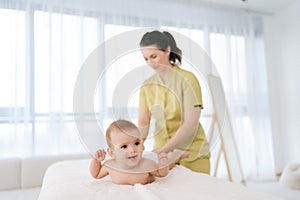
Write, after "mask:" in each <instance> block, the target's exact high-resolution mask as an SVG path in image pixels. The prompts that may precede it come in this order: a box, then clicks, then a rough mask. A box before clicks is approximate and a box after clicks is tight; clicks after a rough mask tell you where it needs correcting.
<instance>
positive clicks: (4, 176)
mask: <svg viewBox="0 0 300 200" xmlns="http://www.w3.org/2000/svg"><path fill="white" fill-rule="evenodd" d="M20 172H21V159H20V158H6V159H0V173H1V178H0V179H1V181H0V190H7V189H9V190H11V189H18V188H20V186H21V177H20Z"/></svg>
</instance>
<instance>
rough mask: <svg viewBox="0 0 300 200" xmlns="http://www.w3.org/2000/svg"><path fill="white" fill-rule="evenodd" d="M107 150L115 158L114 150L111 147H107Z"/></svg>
mask: <svg viewBox="0 0 300 200" xmlns="http://www.w3.org/2000/svg"><path fill="white" fill-rule="evenodd" d="M107 152H108V154H109V155H110V157H111V158H114V151H113V150H112V149H111V148H110V147H108V148H107Z"/></svg>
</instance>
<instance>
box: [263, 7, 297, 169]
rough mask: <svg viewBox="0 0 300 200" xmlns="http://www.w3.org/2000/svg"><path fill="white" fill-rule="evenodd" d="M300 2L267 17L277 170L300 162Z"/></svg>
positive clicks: (268, 58)
mask: <svg viewBox="0 0 300 200" xmlns="http://www.w3.org/2000/svg"><path fill="white" fill-rule="evenodd" d="M299 10H300V1H295V3H294V4H292V5H290V6H289V7H288V8H285V9H283V10H281V11H279V12H277V13H276V14H275V15H272V16H265V17H264V34H265V45H266V59H267V60H266V64H267V73H268V84H269V91H270V110H271V120H272V131H273V135H274V137H273V141H274V148H275V165H276V166H275V167H276V172H277V173H278V172H281V171H282V169H283V168H284V167H285V165H286V164H287V163H289V162H299V163H300V20H299V19H300V12H299Z"/></svg>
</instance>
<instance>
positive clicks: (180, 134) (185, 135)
mask: <svg viewBox="0 0 300 200" xmlns="http://www.w3.org/2000/svg"><path fill="white" fill-rule="evenodd" d="M200 113H201V109H200V108H199V109H198V108H193V109H192V110H190V111H187V112H186V113H185V115H184V122H183V124H182V125H181V126H180V127H179V129H178V130H177V132H176V133H175V135H174V136H173V137H172V138H171V139H170V140H169V141H168V142H167V143H166V144H165V145H164V146H163V147H162V148H161V150H162V151H164V152H170V151H173V150H174V149H176V148H178V147H179V146H181V145H183V144H185V143H187V145H189V143H188V141H191V142H192V140H193V138H194V136H195V135H194V134H195V131H196V129H197V127H198V124H199V118H200ZM187 147H188V146H187ZM187 147H184V148H187Z"/></svg>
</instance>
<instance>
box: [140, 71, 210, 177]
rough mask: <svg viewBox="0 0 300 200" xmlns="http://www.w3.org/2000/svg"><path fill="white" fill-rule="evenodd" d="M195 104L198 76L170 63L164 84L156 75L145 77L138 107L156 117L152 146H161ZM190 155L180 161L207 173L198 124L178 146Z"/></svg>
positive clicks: (206, 153)
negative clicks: (185, 140) (190, 136)
mask: <svg viewBox="0 0 300 200" xmlns="http://www.w3.org/2000/svg"><path fill="white" fill-rule="evenodd" d="M194 107H200V108H203V104H202V94H201V88H200V85H199V81H198V79H197V77H196V76H195V75H194V74H193V73H191V72H189V71H186V70H184V69H181V68H179V67H178V66H173V67H172V70H171V72H170V74H169V76H168V79H167V80H166V82H165V83H164V82H163V81H162V79H161V78H160V76H159V75H158V74H154V75H153V76H151V77H150V78H148V79H147V80H146V81H145V82H144V83H143V85H142V87H141V91H140V105H139V109H140V110H143V111H146V112H149V113H150V114H151V117H154V118H155V120H156V121H155V133H154V134H155V136H154V148H155V149H157V148H161V147H163V146H164V145H165V144H166V143H167V141H168V140H169V139H170V138H171V137H172V136H173V135H174V134H175V133H176V131H177V130H178V128H179V127H180V125H181V124H182V123H183V120H184V112H185V111H187V110H189V109H193V108H194ZM179 148H180V149H183V150H186V151H187V152H188V153H189V154H190V155H189V157H188V158H185V159H181V161H180V164H181V165H184V166H186V167H188V168H190V169H191V170H193V171H198V172H203V173H209V169H210V165H209V157H210V154H209V147H208V143H207V140H206V137H205V133H204V130H203V128H202V126H201V124H200V123H199V124H198V128H197V130H196V131H195V133H194V135H193V137H192V138H191V139H190V140H189V141H187V142H185V144H183V145H181V146H180V147H179Z"/></svg>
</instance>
